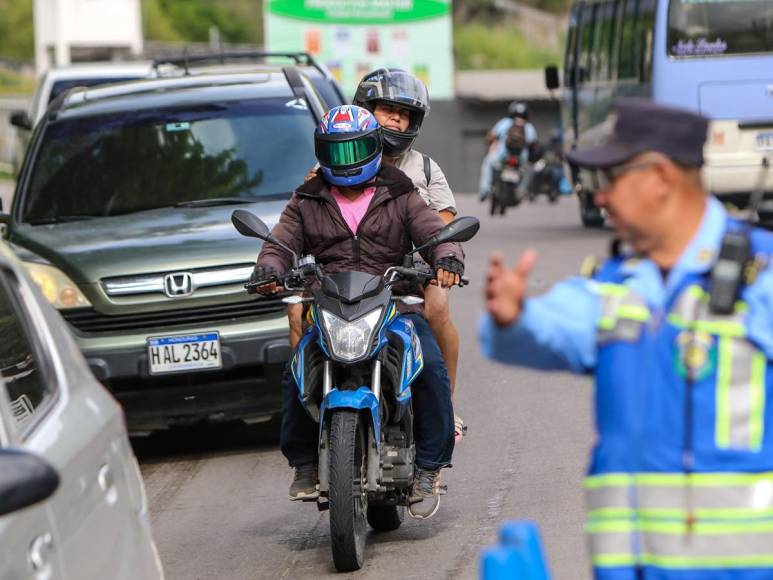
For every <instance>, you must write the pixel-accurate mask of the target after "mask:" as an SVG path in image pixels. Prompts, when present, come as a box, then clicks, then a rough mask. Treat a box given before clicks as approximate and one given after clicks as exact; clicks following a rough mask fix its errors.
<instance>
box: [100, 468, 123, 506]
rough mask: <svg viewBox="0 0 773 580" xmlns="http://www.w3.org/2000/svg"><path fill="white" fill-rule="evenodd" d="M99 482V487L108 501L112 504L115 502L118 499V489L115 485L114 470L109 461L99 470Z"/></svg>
mask: <svg viewBox="0 0 773 580" xmlns="http://www.w3.org/2000/svg"><path fill="white" fill-rule="evenodd" d="M97 484H99V489H101V490H102V493H104V494H105V499H107V503H108V504H110V505H113V504H115V502H116V501H117V500H118V490H117V489H116V487H115V477H114V476H113V470H112V468H111V467H110V465H108V464H107V463H105V464H104V465H103V466H102V467H100V468H99V471H98V472H97Z"/></svg>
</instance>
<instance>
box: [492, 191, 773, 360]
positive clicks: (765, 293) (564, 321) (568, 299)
mask: <svg viewBox="0 0 773 580" xmlns="http://www.w3.org/2000/svg"><path fill="white" fill-rule="evenodd" d="M727 219H728V218H727V213H726V212H725V210H724V208H723V207H722V204H721V203H720V202H719V201H717V200H716V199H715V198H713V197H712V198H710V199H709V200H708V204H707V208H706V213H705V214H704V217H703V221H702V222H701V226H700V228H699V230H698V232H697V233H696V235H695V237H694V238H693V240H692V241H691V242H690V245H689V246H688V247H687V249H686V250H685V251H684V253H683V254H682V256H681V258H680V259H679V261H678V262H677V264H676V266H675V267H674V268H673V269H672V270H671V272H670V273H669V275H668V278H667V279H666V280H665V281H664V280H663V276H662V275H661V273H660V270H659V269H658V267H657V266H656V265H655V263H654V262H652V261H650V260H631V261H630V263H629V264H626V265H625V266H623V267H624V268H629V272H630V274H631V277H630V278H629V279H628V283H629V284H630V285H631V287H632V289H634V290H635V291H636V293H637V294H638V295H639V296H641V297H642V298H643V299H644V300H645V301H646V302H647V305H648V306H649V308H650V310H651V311H652V312H653V314H655V315H656V316H657V315H658V314H660V315H663V314H664V312H663V309H664V307H665V305H666V304H667V302H668V301H669V300H670V299H671V298H672V297H673V296H672V295H673V293H674V292H675V291H676V290H677V289H678V288H679V287H680V283H681V282H682V281H683V279H684V277H685V275H687V274H691V273H706V272H708V271H709V270H710V269H711V266H712V264H713V262H714V258H715V256H716V255H717V253H718V252H719V248H720V245H721V242H722V236H723V234H724V232H725V228H726V223H727ZM743 299H744V300H745V301H746V302H747V303H748V305H749V311H748V314H747V315H746V320H745V323H746V328H747V332H748V337H749V340H751V342H753V343H754V344H756V345H757V346H758V347H759V348H760V349H761V350H762V351H764V352H765V353H766V355H767V357H768V359H773V268H771V266H768V267H767V269H766V270H765V271H763V272H761V273H760V275H759V277H758V278H757V280H756V282H755V283H754V284H752V285H750V286H748V287H747V288H745V289H744V294H743ZM600 316H601V300H600V296H599V293H598V291H597V283H596V282H594V281H593V280H591V279H589V278H581V277H573V278H569V279H567V280H564V281H562V282H559V283H558V284H556V285H555V286H553V288H552V289H551V290H550V291H549V292H548V293H547V294H545V295H543V296H539V297H537V298H529V299H527V300H525V301H524V310H523V313H522V315H521V318H520V320H519V321H518V323H517V324H514V325H511V326H508V327H504V328H503V327H499V326H497V324H496V323H495V322H494V321H493V319H492V318H491V316H490V315H489V314H484V315H483V317H482V318H481V320H480V323H479V327H478V342H479V344H480V349H481V352H482V353H483V354H484V355H485V356H486V357H488V358H491V359H493V360H496V361H499V362H503V363H509V364H514V365H520V366H525V367H530V368H535V369H541V370H569V371H573V372H576V373H587V372H590V371H592V370H593V368H594V367H595V366H596V353H597V341H596V338H597V337H596V325H597V322H598V320H599V318H600Z"/></svg>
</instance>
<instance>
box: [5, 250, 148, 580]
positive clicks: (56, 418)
mask: <svg viewBox="0 0 773 580" xmlns="http://www.w3.org/2000/svg"><path fill="white" fill-rule="evenodd" d="M0 578H2V579H4V580H17V579H19V580H27V579H34V580H47V579H64V580H92V579H93V580H105V579H108V578H109V579H110V580H135V579H143V580H144V579H160V578H163V570H162V568H161V562H160V560H159V557H158V552H157V550H156V546H155V543H154V541H153V536H152V533H151V529H150V522H149V516H148V507H147V500H146V496H145V489H144V487H143V483H142V479H141V476H140V471H139V467H138V465H137V460H136V459H135V457H134V454H133V453H132V450H131V447H130V446H129V439H128V436H127V433H126V427H125V423H124V417H123V412H122V411H121V409H120V407H119V406H118V404H117V403H116V402H115V400H113V398H112V397H111V396H110V394H109V393H108V392H107V391H106V390H105V388H104V387H102V385H100V384H99V383H98V382H97V381H96V379H95V378H94V377H93V375H92V374H91V371H90V370H89V368H88V366H87V365H86V362H85V360H84V359H83V356H82V355H81V353H80V350H79V349H78V346H77V345H76V344H75V342H74V341H73V339H72V338H71V337H70V334H69V332H68V331H67V328H66V325H65V324H64V322H63V321H62V319H61V318H60V316H59V314H58V313H57V312H56V311H55V310H54V309H53V308H52V307H51V306H50V305H49V304H48V301H47V300H46V299H45V298H44V297H43V295H42V294H41V293H40V291H39V290H38V288H37V286H36V285H35V283H34V282H32V280H30V278H29V277H28V276H27V274H26V271H25V270H24V268H23V267H22V266H21V264H20V263H19V261H18V260H17V259H16V258H15V257H14V256H13V254H12V253H11V251H10V249H9V247H8V246H7V245H5V244H4V243H2V242H0Z"/></svg>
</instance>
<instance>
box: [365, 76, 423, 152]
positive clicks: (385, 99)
mask: <svg viewBox="0 0 773 580" xmlns="http://www.w3.org/2000/svg"><path fill="white" fill-rule="evenodd" d="M379 102H382V103H390V104H392V105H397V106H399V107H404V108H405V109H407V110H408V112H409V113H410V121H409V123H408V128H407V129H406V130H405V132H404V133H401V132H400V131H395V130H394V129H388V128H386V127H382V128H381V130H382V136H383V139H384V155H387V156H389V157H397V156H399V155H402V154H403V153H404V152H405V151H407V150H408V148H409V147H410V146H411V145H413V142H414V140H415V139H416V137H417V136H418V134H419V129H420V128H421V124H422V122H423V121H424V117H426V116H427V115H429V93H428V92H427V87H426V86H424V83H422V82H421V81H420V80H419V79H417V78H416V77H415V76H413V75H412V74H410V73H407V72H405V71H404V70H401V69H398V68H380V69H377V70H374V71H373V72H370V73H368V74H366V75H365V76H364V77H362V80H361V81H360V84H359V85H357V91H356V92H355V93H354V100H353V101H352V104H354V105H357V106H358V107H364V108H365V109H368V110H369V111H370V112H371V113H372V112H373V110H374V109H375V108H376V104H377V103H379Z"/></svg>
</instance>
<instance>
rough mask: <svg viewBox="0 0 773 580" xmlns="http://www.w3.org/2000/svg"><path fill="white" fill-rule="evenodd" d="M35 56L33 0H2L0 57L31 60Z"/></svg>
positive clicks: (0, 3) (0, 6)
mask: <svg viewBox="0 0 773 580" xmlns="http://www.w3.org/2000/svg"><path fill="white" fill-rule="evenodd" d="M34 54H35V37H34V33H33V27H32V0H0V56H2V57H5V58H14V59H22V60H29V59H31V58H33V56H34Z"/></svg>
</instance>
